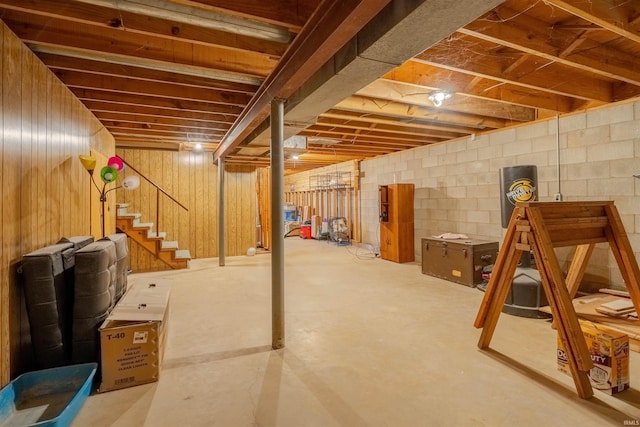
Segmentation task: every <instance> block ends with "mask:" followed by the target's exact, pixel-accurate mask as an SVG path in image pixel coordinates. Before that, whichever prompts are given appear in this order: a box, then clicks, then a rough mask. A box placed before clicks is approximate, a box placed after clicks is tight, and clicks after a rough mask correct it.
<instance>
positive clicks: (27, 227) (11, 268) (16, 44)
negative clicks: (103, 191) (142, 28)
mask: <svg viewBox="0 0 640 427" xmlns="http://www.w3.org/2000/svg"><path fill="white" fill-rule="evenodd" d="M0 75H1V76H2V79H1V80H0V93H1V94H2V97H1V101H0V165H2V170H1V172H0V173H1V183H0V195H1V199H2V208H1V209H0V224H1V225H0V228H1V229H2V231H1V233H2V237H1V241H2V245H1V246H0V386H2V385H5V384H7V383H8V382H9V381H10V379H11V378H13V377H15V376H16V375H17V374H19V373H21V372H22V371H23V370H25V369H28V368H30V366H29V362H30V360H31V358H32V354H31V352H32V349H31V343H30V341H29V333H28V323H27V321H26V313H25V311H24V309H23V307H22V305H23V302H22V301H23V296H22V286H21V284H20V280H21V278H20V276H19V274H18V273H17V270H18V266H19V263H20V261H21V258H22V255H24V254H26V253H29V252H31V251H33V250H35V249H38V248H40V247H42V246H46V245H50V244H53V243H55V242H57V241H58V240H59V239H60V238H61V237H63V236H77V235H88V234H89V233H90V197H91V196H90V194H91V193H92V192H93V193H95V189H91V187H90V182H89V176H88V174H87V172H86V171H85V170H84V169H83V168H82V165H81V164H80V161H79V160H78V155H79V154H88V153H89V151H90V149H95V150H97V151H99V152H101V153H104V155H109V153H113V152H114V150H115V149H114V141H113V137H112V136H111V135H110V134H109V133H108V132H107V131H106V130H105V129H104V127H103V126H102V125H101V124H100V123H99V122H98V121H97V120H96V119H95V117H93V115H91V113H90V112H89V111H88V110H86V109H85V108H84V106H83V105H82V104H81V103H80V101H79V100H78V99H77V98H75V97H74V96H73V95H72V94H71V92H69V91H68V90H67V89H66V88H65V87H64V86H63V85H62V84H61V83H60V82H59V81H58V80H57V78H56V77H55V76H54V75H53V74H52V73H51V72H49V71H48V70H47V69H46V67H45V66H44V65H43V64H42V63H41V62H40V61H39V60H38V59H37V58H36V57H35V55H33V54H32V53H31V51H29V50H28V49H27V48H26V47H25V46H24V45H23V44H22V42H20V40H19V39H18V38H17V37H16V36H15V35H14V34H13V33H12V32H11V31H10V30H9V29H8V28H7V27H6V26H5V25H4V24H3V23H2V22H1V21H0Z"/></svg>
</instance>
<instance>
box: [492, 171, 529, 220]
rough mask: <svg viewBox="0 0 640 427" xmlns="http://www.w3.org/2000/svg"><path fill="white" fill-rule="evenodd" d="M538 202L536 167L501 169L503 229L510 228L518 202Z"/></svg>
mask: <svg viewBox="0 0 640 427" xmlns="http://www.w3.org/2000/svg"><path fill="white" fill-rule="evenodd" d="M535 200H538V169H537V168H536V166H535V165H521V166H507V167H504V168H500V210H501V212H502V228H507V227H508V226H509V220H510V219H511V214H512V213H513V208H514V207H515V205H516V203H517V202H533V201H535Z"/></svg>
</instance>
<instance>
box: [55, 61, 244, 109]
mask: <svg viewBox="0 0 640 427" xmlns="http://www.w3.org/2000/svg"><path fill="white" fill-rule="evenodd" d="M56 75H57V76H58V78H59V79H60V80H62V82H63V83H64V84H65V85H67V86H68V87H70V88H80V89H97V90H102V91H108V92H116V93H123V94H128V95H141V96H149V97H160V98H170V99H176V100H189V101H198V102H206V103H212V104H220V105H224V106H227V105H229V106H235V107H242V106H244V105H246V103H247V102H248V101H249V99H251V96H250V95H248V94H244V93H238V92H226V91H221V90H211V89H202V88H195V87H192V86H183V85H175V84H171V83H159V82H147V81H144V80H136V79H132V78H125V77H113V76H100V75H96V74H86V73H81V72H77V71H60V70H59V71H57V72H56Z"/></svg>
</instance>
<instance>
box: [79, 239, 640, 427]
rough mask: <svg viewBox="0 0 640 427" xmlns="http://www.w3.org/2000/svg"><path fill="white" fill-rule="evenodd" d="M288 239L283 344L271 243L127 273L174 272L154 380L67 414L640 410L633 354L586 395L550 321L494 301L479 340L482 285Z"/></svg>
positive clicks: (521, 421) (244, 421)
mask: <svg viewBox="0 0 640 427" xmlns="http://www.w3.org/2000/svg"><path fill="white" fill-rule="evenodd" d="M285 246H286V271H285V283H286V285H285V286H286V347H285V348H284V349H282V350H278V351H272V350H271V349H270V344H271V296H270V295H271V293H270V292H271V283H270V280H271V276H270V256H269V255H264V254H263V255H256V256H253V257H249V256H240V257H227V259H226V264H227V265H226V266H225V267H219V266H218V260H217V259H203V260H194V261H192V264H191V268H190V269H189V270H183V271H177V272H158V273H148V274H134V275H131V276H130V283H135V281H137V280H140V279H141V278H144V277H150V276H151V277H167V278H172V281H173V288H172V296H171V317H170V319H171V320H170V329H169V339H168V342H167V347H166V354H165V357H164V365H163V369H162V372H161V375H160V381H159V382H157V383H153V384H147V385H141V386H137V387H132V388H128V389H123V390H119V391H113V392H108V393H103V394H96V395H93V396H90V397H89V399H88V400H87V401H86V403H85V404H84V406H83V407H82V409H81V411H80V413H79V415H78V417H77V418H76V420H75V421H74V423H73V427H81V426H92V427H98V426H136V427H137V426H153V427H155V426H180V427H186V426H224V427H227V426H230V427H236V426H238V427H242V426H293V427H301V426H322V427H328V426H349V427H357V426H389V427H399V426H512V425H519V426H542V425H553V426H571V427H573V426H584V427H587V426H597V427H601V426H606V425H613V426H622V425H638V424H639V420H640V392H639V391H638V390H640V355H639V354H638V353H632V354H631V374H632V375H631V387H632V389H631V390H628V391H625V392H624V393H621V394H618V395H616V397H611V396H608V395H605V394H604V393H602V392H599V391H596V392H595V393H596V395H595V397H593V398H592V399H590V400H582V399H580V398H578V397H577V395H576V392H575V388H574V385H573V381H572V379H571V378H570V377H569V376H566V375H564V374H562V373H560V372H558V371H557V370H556V332H555V331H554V330H552V329H551V328H550V324H549V322H548V321H546V320H534V319H525V318H520V317H514V316H509V315H507V314H502V315H501V317H500V320H499V322H498V327H497V329H496V332H495V334H494V337H493V340H492V343H491V346H492V349H491V350H489V351H480V350H478V348H477V347H476V343H477V341H478V337H479V335H480V331H479V330H477V329H475V328H474V327H473V321H474V319H475V316H476V313H477V310H478V307H479V305H480V302H481V300H482V296H483V294H482V292H480V291H478V290H477V289H472V288H468V287H466V286H462V285H458V284H455V283H451V282H447V281H444V280H440V279H436V278H433V277H430V276H426V275H423V274H422V273H421V270H420V266H419V264H418V263H409V264H396V263H393V262H389V261H384V260H381V259H366V255H367V254H366V251H364V250H362V249H358V248H356V247H354V246H341V247H338V246H335V245H331V244H328V243H327V242H322V241H312V240H302V239H298V238H297V237H292V238H288V239H286V245H285ZM358 255H359V256H358Z"/></svg>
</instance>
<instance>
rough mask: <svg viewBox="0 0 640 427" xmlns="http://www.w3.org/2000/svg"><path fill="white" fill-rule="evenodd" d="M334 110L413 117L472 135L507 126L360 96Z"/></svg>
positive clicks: (490, 118)
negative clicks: (481, 130)
mask: <svg viewBox="0 0 640 427" xmlns="http://www.w3.org/2000/svg"><path fill="white" fill-rule="evenodd" d="M336 108H338V109H343V110H350V111H356V112H360V113H371V114H378V115H385V116H392V117H393V116H395V117H415V118H417V119H421V120H432V121H433V122H434V124H436V125H438V127H440V126H442V127H441V129H443V130H446V129H449V130H452V131H454V132H459V131H464V130H467V131H469V133H473V129H475V130H476V131H477V130H478V129H499V128H503V127H505V126H506V125H507V122H506V121H505V120H501V119H496V118H492V117H482V116H480V117H479V116H473V115H466V114H465V115H463V114H459V113H451V112H448V111H446V109H438V108H435V107H417V106H415V105H410V104H403V103H400V102H394V101H384V100H375V99H371V98H365V97H362V96H352V97H349V98H347V99H345V100H344V101H342V102H340V103H338V104H337V105H336Z"/></svg>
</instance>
